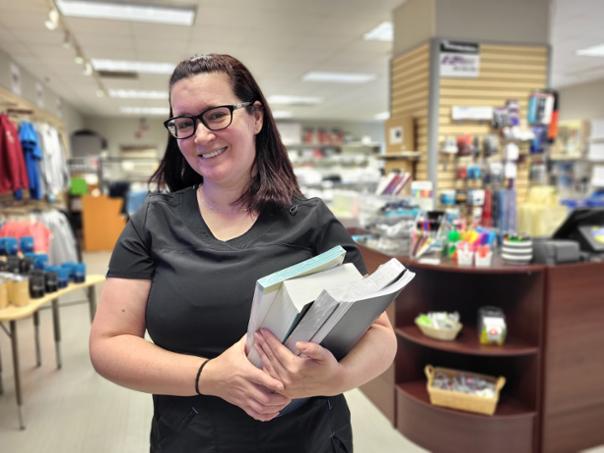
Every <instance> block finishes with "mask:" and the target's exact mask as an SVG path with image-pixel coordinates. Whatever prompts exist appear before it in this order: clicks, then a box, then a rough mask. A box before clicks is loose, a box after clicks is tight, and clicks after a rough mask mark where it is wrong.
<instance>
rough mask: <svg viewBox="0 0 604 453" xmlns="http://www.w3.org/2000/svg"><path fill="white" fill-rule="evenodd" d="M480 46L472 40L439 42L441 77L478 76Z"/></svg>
mask: <svg viewBox="0 0 604 453" xmlns="http://www.w3.org/2000/svg"><path fill="white" fill-rule="evenodd" d="M479 73H480V46H479V44H477V43H472V42H460V41H443V42H441V44H440V75H441V77H468V78H474V77H478V75H479Z"/></svg>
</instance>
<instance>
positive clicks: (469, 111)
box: [451, 106, 493, 121]
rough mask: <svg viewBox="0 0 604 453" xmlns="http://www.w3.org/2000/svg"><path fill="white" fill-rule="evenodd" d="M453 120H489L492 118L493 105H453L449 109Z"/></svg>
mask: <svg viewBox="0 0 604 453" xmlns="http://www.w3.org/2000/svg"><path fill="white" fill-rule="evenodd" d="M451 118H452V119H453V121H463V120H470V121H491V120H492V119H493V107H488V106H476V107H472V106H454V107H453V108H452V109H451Z"/></svg>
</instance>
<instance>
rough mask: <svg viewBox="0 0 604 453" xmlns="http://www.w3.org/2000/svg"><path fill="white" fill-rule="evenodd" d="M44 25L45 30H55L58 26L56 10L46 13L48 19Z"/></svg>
mask: <svg viewBox="0 0 604 453" xmlns="http://www.w3.org/2000/svg"><path fill="white" fill-rule="evenodd" d="M44 25H46V28H48V29H49V30H56V29H57V27H58V26H59V12H58V11H57V10H56V9H54V8H52V9H51V10H50V11H49V12H48V19H46V21H45V22H44Z"/></svg>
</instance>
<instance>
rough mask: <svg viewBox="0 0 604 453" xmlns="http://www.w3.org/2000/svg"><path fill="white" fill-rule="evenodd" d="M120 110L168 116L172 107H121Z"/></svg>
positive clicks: (136, 113) (134, 113) (137, 113)
mask: <svg viewBox="0 0 604 453" xmlns="http://www.w3.org/2000/svg"><path fill="white" fill-rule="evenodd" d="M120 112H122V113H129V114H133V115H158V116H168V115H169V114H170V109H169V108H168V107H120Z"/></svg>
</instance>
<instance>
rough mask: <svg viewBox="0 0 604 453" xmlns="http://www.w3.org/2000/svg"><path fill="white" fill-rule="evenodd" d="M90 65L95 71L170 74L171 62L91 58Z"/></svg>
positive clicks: (171, 69)
mask: <svg viewBox="0 0 604 453" xmlns="http://www.w3.org/2000/svg"><path fill="white" fill-rule="evenodd" d="M91 62H92V66H94V69H95V70H97V71H113V72H138V73H141V74H172V71H173V70H174V67H175V65H174V64H172V63H153V62H145V61H127V60H103V59H98V58H93V59H92V60H91Z"/></svg>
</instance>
